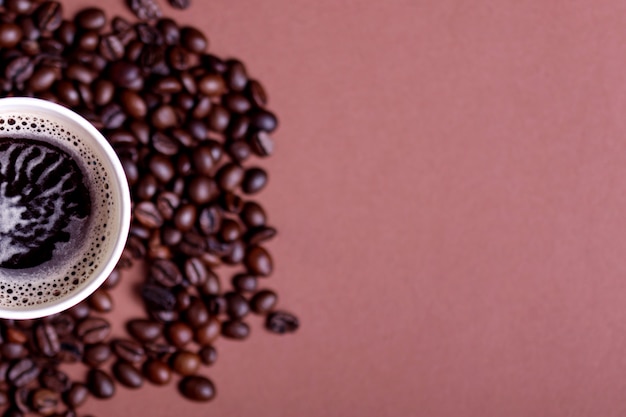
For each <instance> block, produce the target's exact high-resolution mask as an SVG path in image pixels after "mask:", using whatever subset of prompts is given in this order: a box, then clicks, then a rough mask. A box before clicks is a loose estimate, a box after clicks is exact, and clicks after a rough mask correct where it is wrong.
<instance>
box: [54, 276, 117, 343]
mask: <svg viewBox="0 0 626 417" xmlns="http://www.w3.org/2000/svg"><path fill="white" fill-rule="evenodd" d="M114 271H115V270H114ZM50 323H51V324H52V327H54V330H55V331H56V333H57V335H58V336H59V337H63V336H66V335H69V334H71V333H72V331H73V330H74V324H75V320H74V318H73V317H72V316H71V315H69V314H68V313H61V314H58V315H56V316H55V317H53V318H52V320H51V321H50Z"/></svg>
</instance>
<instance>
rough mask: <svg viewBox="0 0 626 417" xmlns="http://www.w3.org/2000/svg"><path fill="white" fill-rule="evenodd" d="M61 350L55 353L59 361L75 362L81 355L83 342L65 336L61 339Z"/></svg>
mask: <svg viewBox="0 0 626 417" xmlns="http://www.w3.org/2000/svg"><path fill="white" fill-rule="evenodd" d="M60 343H61V351H60V352H59V353H58V354H57V356H56V357H57V359H59V360H60V361H61V362H66V363H75V362H78V361H80V360H81V358H82V357H83V352H84V348H83V344H82V343H81V342H79V341H78V340H76V339H74V338H72V337H69V336H66V337H64V338H62V339H61V341H60Z"/></svg>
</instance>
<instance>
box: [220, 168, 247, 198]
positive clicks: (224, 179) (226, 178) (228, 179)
mask: <svg viewBox="0 0 626 417" xmlns="http://www.w3.org/2000/svg"><path fill="white" fill-rule="evenodd" d="M243 176H244V170H243V168H241V167H240V166H239V165H236V164H233V163H229V164H225V165H224V166H223V167H222V168H220V170H219V171H218V172H217V184H218V185H219V186H220V187H221V188H222V189H223V190H227V191H232V190H234V189H235V188H237V187H238V186H239V184H240V183H241V181H242V180H243Z"/></svg>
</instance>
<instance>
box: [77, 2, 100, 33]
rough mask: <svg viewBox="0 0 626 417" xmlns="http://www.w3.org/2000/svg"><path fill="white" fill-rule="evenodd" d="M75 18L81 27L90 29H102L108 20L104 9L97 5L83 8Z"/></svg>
mask: <svg viewBox="0 0 626 417" xmlns="http://www.w3.org/2000/svg"><path fill="white" fill-rule="evenodd" d="M74 20H75V22H76V25H77V26H78V27H79V28H81V29H88V30H91V29H92V30H99V29H102V28H103V27H104V25H105V24H106V21H107V20H106V16H105V15H104V11H102V10H101V9H97V8H95V7H88V8H86V9H82V10H81V11H80V12H78V14H76V17H75V19H74Z"/></svg>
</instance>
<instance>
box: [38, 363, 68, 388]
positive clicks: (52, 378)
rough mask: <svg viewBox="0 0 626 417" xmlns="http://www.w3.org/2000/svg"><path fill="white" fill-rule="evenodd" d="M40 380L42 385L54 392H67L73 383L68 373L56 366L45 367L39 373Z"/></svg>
mask: <svg viewBox="0 0 626 417" xmlns="http://www.w3.org/2000/svg"><path fill="white" fill-rule="evenodd" d="M39 381H40V382H41V386H43V387H45V388H48V389H50V390H52V391H54V392H65V391H67V390H68V389H69V388H70V386H71V384H72V381H70V377H69V376H67V374H66V373H64V372H61V371H60V370H58V369H55V368H45V369H44V370H43V371H42V372H41V374H40V375H39Z"/></svg>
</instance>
